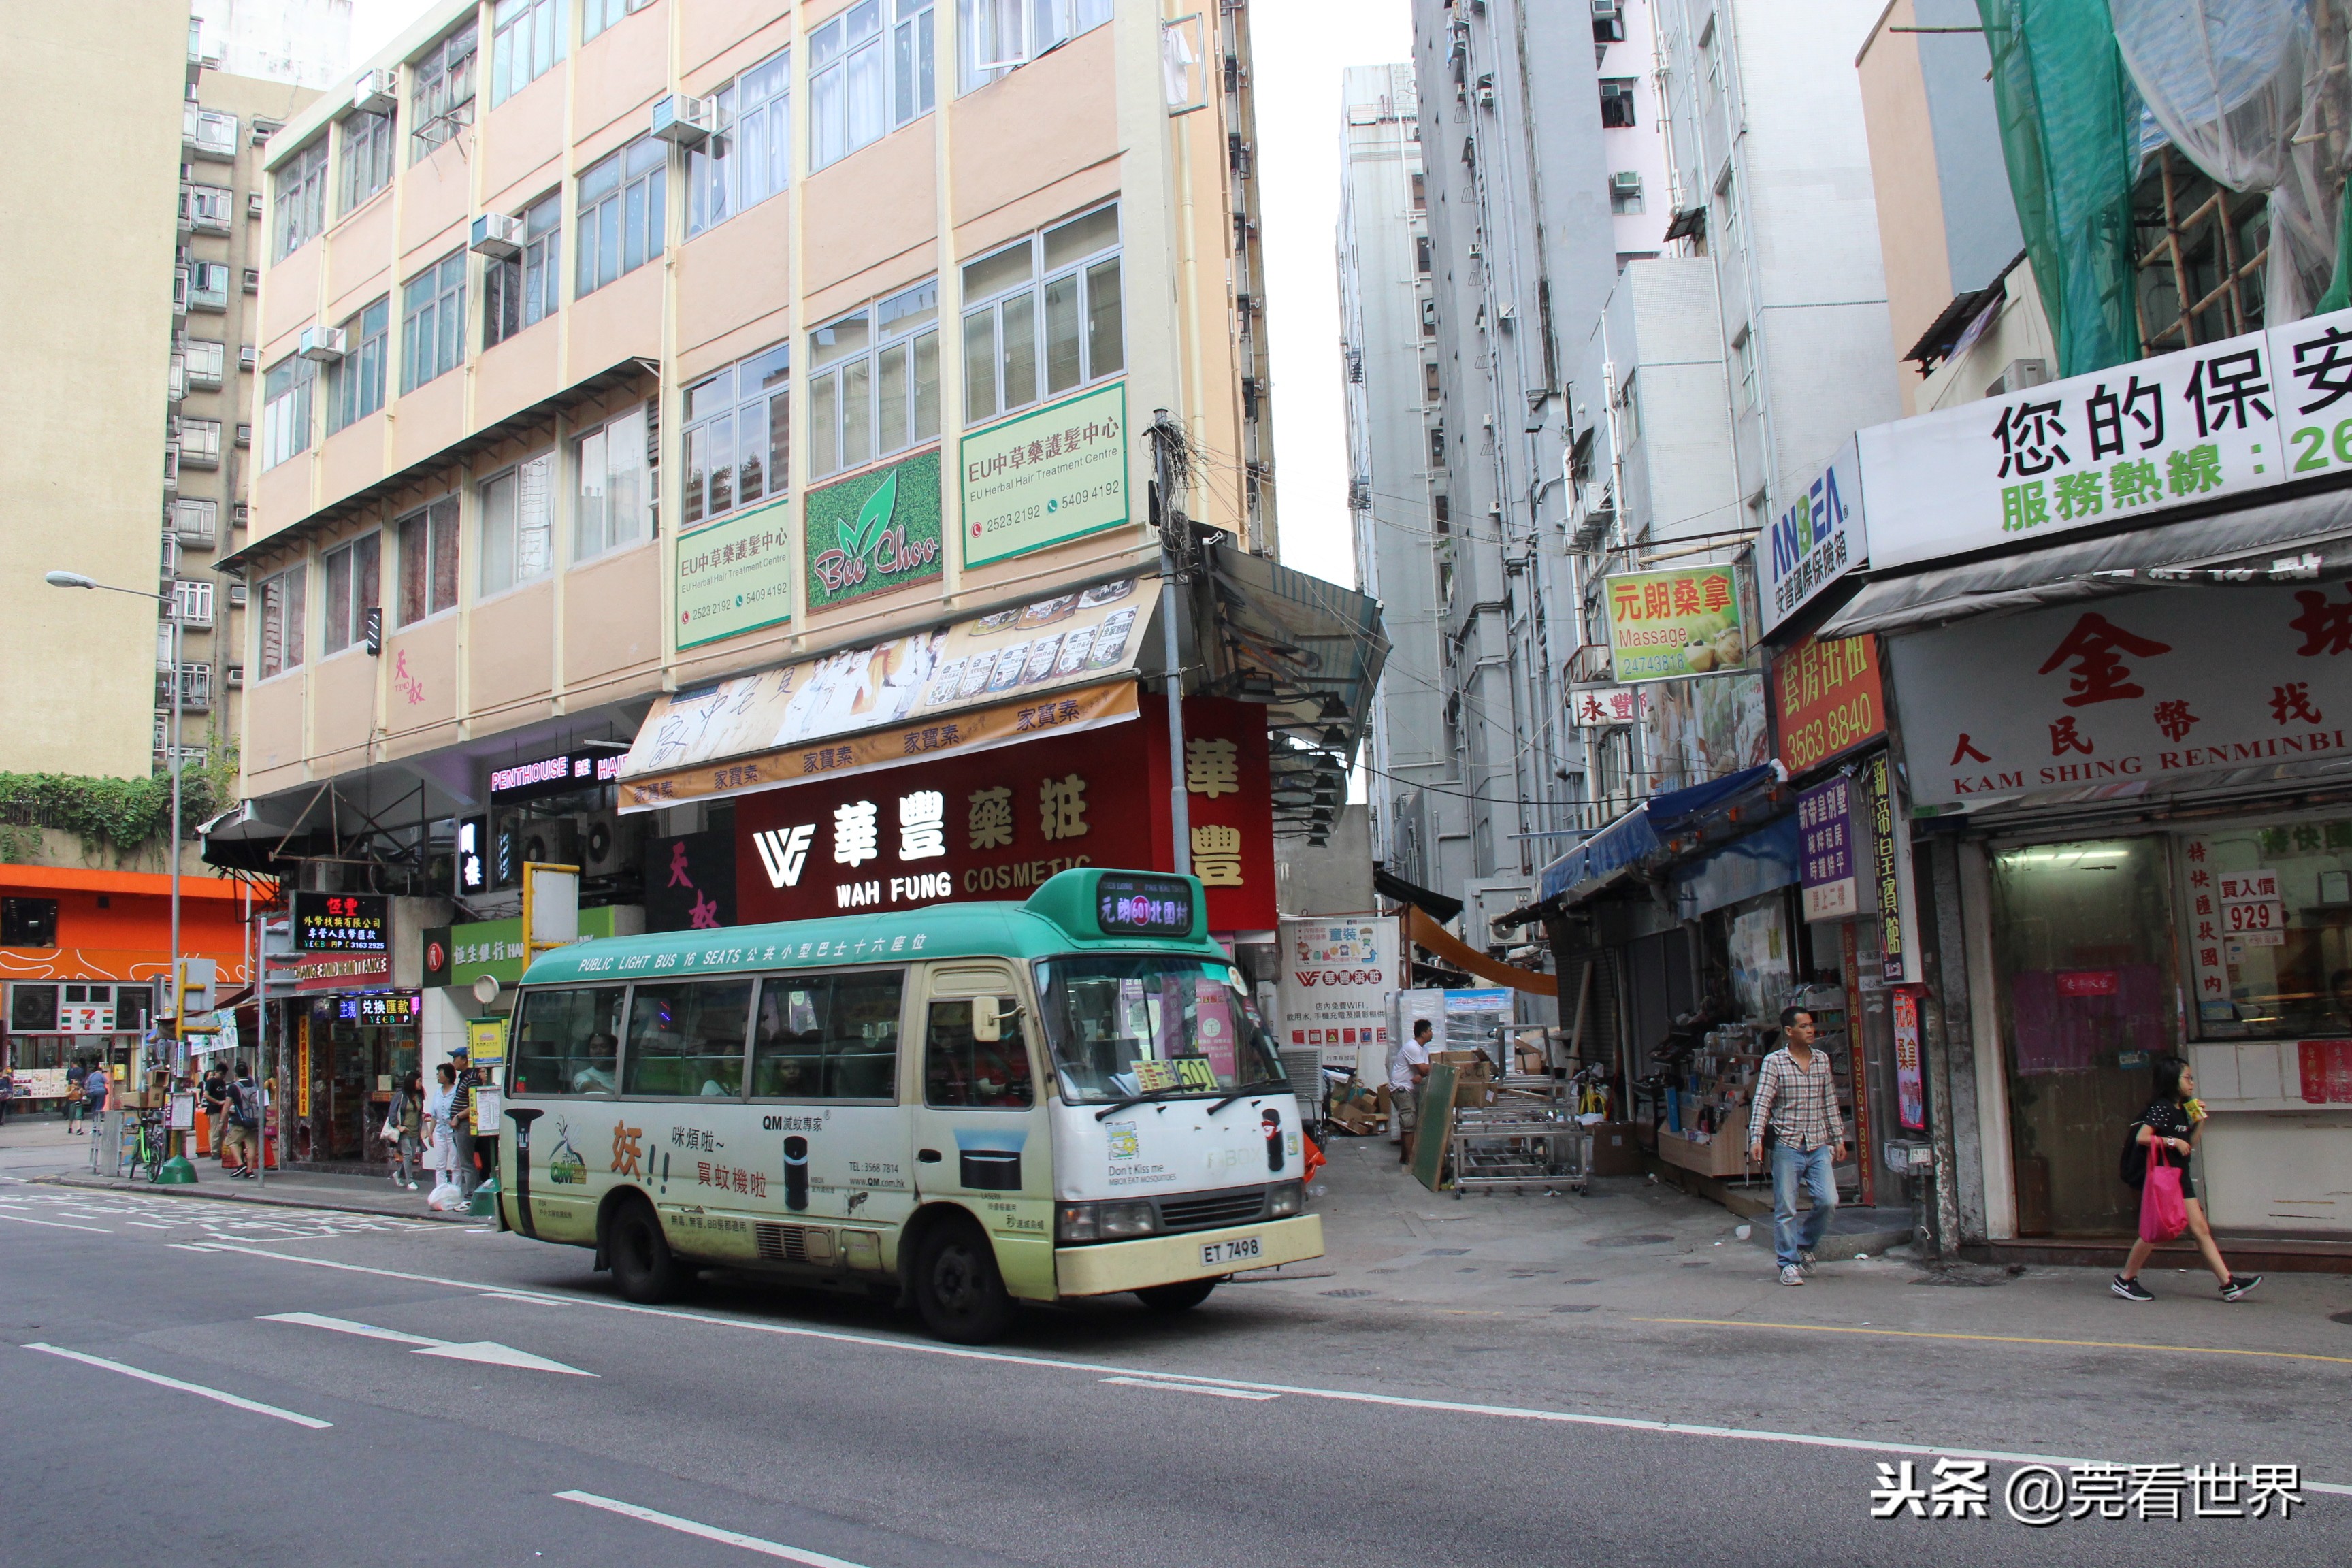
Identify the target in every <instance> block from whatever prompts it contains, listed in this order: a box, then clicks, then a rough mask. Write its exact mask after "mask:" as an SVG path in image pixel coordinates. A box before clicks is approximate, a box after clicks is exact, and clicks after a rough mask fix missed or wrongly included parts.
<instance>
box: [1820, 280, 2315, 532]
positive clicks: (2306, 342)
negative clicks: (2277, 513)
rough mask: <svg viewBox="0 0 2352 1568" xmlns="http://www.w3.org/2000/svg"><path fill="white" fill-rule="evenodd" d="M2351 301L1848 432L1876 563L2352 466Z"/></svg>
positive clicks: (2159, 509) (2151, 512) (2143, 513)
mask: <svg viewBox="0 0 2352 1568" xmlns="http://www.w3.org/2000/svg"><path fill="white" fill-rule="evenodd" d="M2347 334H2352V310H2343V311H2337V312H2336V313H2334V314H2332V315H2327V316H2320V317H2315V318H2313V319H2311V320H2309V321H2295V322H2293V323H2291V324H2289V325H2286V326H2284V327H2275V328H2272V329H2270V330H2269V331H2262V332H2249V333H2246V334H2245V335H2244V336H2242V337H2235V338H2226V339H2223V340H2222V341H2221V342H2214V343H2207V344H2203V345H2201V346H2200V347H2197V348H2193V349H2183V350H2180V351H2179V353H2168V354H2158V355H2157V356H2156V357H2154V358H2152V359H2144V360H2136V361H2133V362H2132V363H2128V364H2121V365H2116V366H2115V367H2113V368H2111V369H2108V370H2102V371H2095V372H2093V373H2091V374H2087V375H2077V376H2070V377H2068V378H2067V379H2066V380H2064V381H2057V382H2052V383H2049V384H2046V385H2042V386H2036V387H2031V388H2028V389H2027V390H2025V391H2022V392H2017V393H2011V395H2008V396H2006V397H1994V398H1987V399H1985V400H1984V401H1982V402H1980V403H1969V404H1963V405H1959V406H1958V407H1954V408H1947V409H1941V410H1938V411H1937V412H1936V413H1933V414H1923V415H1920V416H1917V417H1916V418H1912V419H1903V420H1898V421H1896V422H1895V423H1894V424H1891V425H1881V426H1874V428H1871V429H1868V430H1864V431H1863V432H1862V433H1861V434H1860V436H1858V437H1856V440H1857V441H1858V443H1859V447H1860V452H1861V457H1862V464H1863V468H1864V472H1865V473H1866V474H1867V476H1868V484H1869V489H1870V562H1871V564H1872V565H1873V566H1874V567H1878V568H1881V569H1884V568H1885V567H1889V566H1900V565H1907V564H1912V563H1918V562H1924V561H1934V560H1938V559H1941V558H1943V557H1946V556H1952V555H1964V554H1969V553H1971V552H1976V551H1980V550H1987V549H1992V548H1995V547H1998V546H2000V545H2005V544H2014V543H2017V542H2021V541H2022V540H2026V539H2028V538H2029V537H2030V538H2032V539H2035V540H2040V539H2043V538H2047V537H2050V536H2052V535H2058V534H2064V533H2067V532H2070V531H2074V530H2076V529H2082V528H2088V527H2091V526H2094V525H2095V524H2101V523H2112V522H2114V521H2116V520H2118V519H2130V520H2138V521H2163V517H2162V514H2163V513H2165V512H2166V511H2168V510H2171V509H2173V508H2176V507H2181V506H2187V505H2189V504H2192V503H2195V502H2200V501H2210V500H2214V499H2216V498H2221V497H2228V496H2231V495H2233V494H2238V493H2242V492H2250V491H2254V490H2260V489H2265V488H2267V487H2269V486H2272V485H2275V484H2278V483H2280V482H2281V481H2283V480H2285V479H2298V478H2303V477H2305V476H2308V475H2313V474H2320V473H2333V472H2336V471H2337V470H2339V469H2344V468H2352V401H2347V399H2352V335H2347Z"/></svg>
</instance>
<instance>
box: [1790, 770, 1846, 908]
mask: <svg viewBox="0 0 2352 1568" xmlns="http://www.w3.org/2000/svg"><path fill="white" fill-rule="evenodd" d="M1797 836H1798V846H1797V850H1798V856H1799V867H1800V869H1801V875H1802V879H1803V885H1804V899H1805V919H1806V921H1808V922H1811V921H1850V920H1853V918H1854V917H1855V916H1857V915H1859V914H1861V913H1862V894H1861V891H1860V889H1861V878H1860V875H1859V872H1860V869H1861V868H1860V867H1859V866H1858V865H1857V864H1856V863H1855V855H1854V846H1855V844H1856V842H1857V838H1858V836H1857V835H1856V833H1855V831H1854V821H1853V781H1852V780H1850V779H1846V778H1843V777H1840V778H1833V779H1829V780H1827V781H1825V782H1823V783H1821V784H1815V785H1814V786H1813V787H1812V788H1811V789H1809V790H1807V791H1805V792H1804V793H1803V794H1802V795H1799V796H1798V797H1797Z"/></svg>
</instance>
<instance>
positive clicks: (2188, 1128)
mask: <svg viewBox="0 0 2352 1568" xmlns="http://www.w3.org/2000/svg"><path fill="white" fill-rule="evenodd" d="M2149 1065H2150V1066H2151V1067H2152V1068H2154V1069H2155V1072H2156V1098H2155V1099H2154V1100H2151V1101H2149V1103H2148V1108H2147V1110H2143V1111H2141V1112H2140V1115H2139V1120H2138V1121H2135V1122H2133V1123H2132V1127H2131V1138H2130V1141H2129V1142H2126V1143H2125V1145H2124V1153H2123V1165H2122V1169H2121V1172H2120V1174H2121V1175H2122V1177H2123V1179H2124V1184H2125V1185H2126V1186H2132V1187H2137V1188H2139V1189H2140V1224H2139V1239H2138V1240H2137V1241H2135V1242H2133V1243H2132V1247H2131V1255H2130V1256H2129V1257H2127V1258H2125V1259H2124V1269H2123V1272H2122V1273H2120V1274H2118V1275H2116V1277H2115V1279H2114V1280H2113V1281H2111V1282H2110V1283H2109V1285H2108V1289H2111V1290H2113V1291H2114V1292H2115V1293H2116V1295H2118V1296H2120V1297H2122V1298H2123V1299H2124V1300H2126V1301H2153V1300H2156V1296H2155V1294H2154V1293H2153V1292H2151V1291H2150V1290H2149V1289H2148V1288H2147V1286H2145V1285H2142V1284H2141V1283H2140V1282H2139V1271H2140V1270H2141V1269H2142V1268H2145V1267H2146V1266H2147V1260H2148V1257H2149V1255H2150V1254H2152V1253H2154V1252H2155V1251H2156V1249H2157V1247H2158V1244H2160V1243H2163V1242H2167V1241H2170V1240H2171V1239H2172V1238H2173V1237H2177V1236H2179V1234H2180V1233H2181V1231H2182V1230H2183V1229H2184V1228H2185V1229H2187V1230H2188V1232H2189V1235H2191V1236H2193V1237H2196V1238H2197V1250H2198V1251H2199V1252H2200V1254H2202V1255H2203V1256H2204V1258H2205V1267H2206V1268H2210V1269H2211V1270H2212V1271H2213V1278H2214V1279H2216V1280H2218V1281H2220V1283H2221V1299H2222V1300H2225V1301H2234V1300H2238V1299H2239V1298H2240V1297H2242V1296H2243V1295H2245V1293H2246V1292H2247V1291H2249V1290H2251V1289H2253V1288H2254V1287H2255V1286H2257V1285H2259V1284H2261V1283H2262V1282H2263V1277H2262V1276H2261V1275H2259V1274H2232V1273H2231V1272H2230V1266H2229V1265H2228V1264H2227V1263H2224V1262H2223V1261H2222V1260H2221V1248H2220V1247H2216V1246H2214V1245H2213V1230H2212V1227H2211V1226H2209V1225H2208V1224H2206V1222H2205V1205H2204V1204H2203V1203H2202V1202H2200V1200H2199V1198H2198V1196H2197V1183H2196V1179H2195V1178H2194V1177H2193V1176H2191V1175H2190V1174H2189V1156H2190V1155H2191V1154H2193V1153H2195V1152H2197V1135H2198V1134H2199V1133H2200V1132H2201V1131H2204V1127H2205V1119H2206V1110H2205V1106H2204V1104H2203V1102H2202V1101H2200V1100H2198V1098H2197V1074H2196V1072H2195V1070H2194V1069H2192V1068H2190V1067H2189V1064H2188V1063H2187V1062H2186V1061H2184V1060H2182V1059H2181V1058H2179V1057H2176V1056H2170V1055H2166V1056H2159V1057H2157V1058H2154V1060H2153V1061H2151V1062H2150V1064H2149ZM2176 1205H2177V1206H2176Z"/></svg>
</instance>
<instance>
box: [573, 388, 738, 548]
mask: <svg viewBox="0 0 2352 1568" xmlns="http://www.w3.org/2000/svg"><path fill="white" fill-rule="evenodd" d="M693 402H694V392H693V389H692V388H688V391H687V403H688V406H689V407H691V406H692V405H693ZM783 402H784V384H783V382H782V378H781V377H779V379H778V381H777V383H776V389H775V404H776V409H775V418H776V420H777V423H778V425H779V426H781V425H782V421H783V417H784V411H783ZM690 441H691V437H689V442H690ZM691 450H692V447H691V445H689V447H688V451H689V452H691ZM778 451H779V452H780V453H781V451H782V447H781V446H779V447H778ZM648 456H649V453H648V451H647V444H646V410H645V407H644V405H638V406H637V407H635V408H632V409H629V410H627V411H626V412H625V413H622V414H616V415H614V416H613V417H612V418H610V419H607V420H606V421H605V422H604V424H603V425H600V426H597V427H596V428H595V429H593V430H591V431H589V432H588V433H587V434H586V435H584V436H582V437H580V438H579V439H578V440H576V441H574V442H573V443H572V474H573V476H574V478H575V481H576V483H577V486H578V489H577V492H576V493H575V494H574V495H573V497H572V560H574V561H586V560H590V559H592V558H593V557H595V556H598V555H602V554H604V552H606V551H609V550H617V549H619V548H620V547H621V546H622V545H625V544H635V542H637V541H638V540H640V539H646V538H649V537H651V535H652V533H653V524H654V482H653V480H654V476H653V469H652V467H651V465H650V464H649V463H648V461H647V458H648ZM688 472H689V474H690V473H691V472H692V470H691V469H690V468H689V469H688ZM778 481H779V482H778V485H777V488H778V489H782V476H781V474H779V476H778ZM692 493H693V492H692V491H691V490H689V492H688V494H689V496H691V494H692ZM691 504H692V501H691V500H689V501H688V505H691Z"/></svg>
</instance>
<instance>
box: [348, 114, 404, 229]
mask: <svg viewBox="0 0 2352 1568" xmlns="http://www.w3.org/2000/svg"><path fill="white" fill-rule="evenodd" d="M392 121H393V116H392V115H391V113H390V112H389V111H387V112H385V113H383V114H369V113H365V112H361V113H354V114H348V115H345V116H344V117H343V132H342V134H343V154H342V155H343V207H342V210H343V211H345V212H350V211H351V210H352V208H354V207H357V206H359V205H361V204H362V203H363V202H365V201H367V200H368V199H369V198H370V197H371V196H373V195H375V194H376V193H377V192H378V191H380V190H382V189H383V188H384V187H385V186H386V185H388V184H392V149H393V146H394V136H393V129H392Z"/></svg>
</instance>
